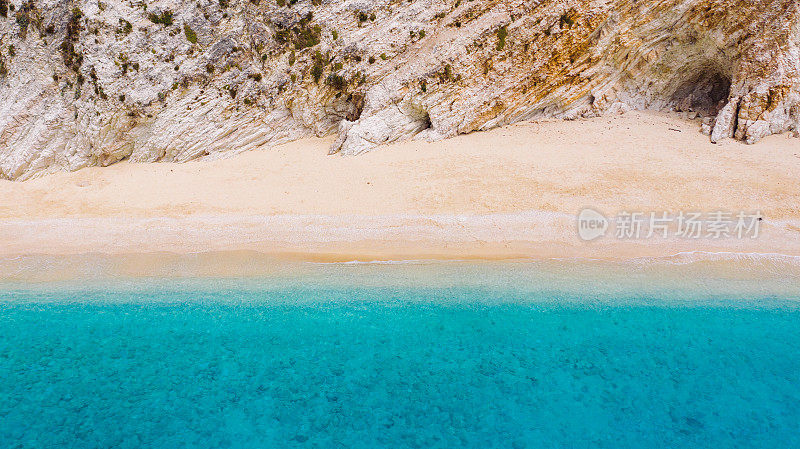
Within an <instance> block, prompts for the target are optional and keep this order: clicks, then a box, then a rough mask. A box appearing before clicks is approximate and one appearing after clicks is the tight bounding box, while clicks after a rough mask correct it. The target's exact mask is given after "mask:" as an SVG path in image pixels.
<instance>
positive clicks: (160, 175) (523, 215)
mask: <svg viewBox="0 0 800 449" xmlns="http://www.w3.org/2000/svg"><path fill="white" fill-rule="evenodd" d="M698 128H699V125H698V123H697V122H690V121H685V120H681V119H679V118H677V117H676V116H675V115H665V114H656V113H628V114H625V115H623V116H614V117H603V118H597V119H591V120H583V121H572V122H567V121H546V122H539V123H522V124H517V125H513V126H509V127H505V128H502V129H496V130H493V131H488V132H482V133H474V134H470V135H466V136H460V137H457V138H454V139H450V140H446V141H442V142H434V143H426V142H404V143H399V144H395V145H389V146H386V147H383V148H380V149H379V150H377V151H374V152H371V153H368V154H365V155H362V156H358V157H341V156H328V155H327V150H328V146H329V144H330V139H309V140H304V141H299V142H294V143H291V144H287V145H283V146H279V147H275V148H271V149H264V150H263V151H255V152H248V153H244V154H240V155H237V156H235V157H231V158H228V159H223V160H214V161H203V160H201V161H196V162H190V163H186V164H169V163H163V164H130V163H124V162H123V163H119V164H116V165H113V166H110V167H105V168H87V169H83V170H80V171H77V172H74V173H56V174H51V175H48V176H44V177H41V178H38V179H33V180H29V181H25V182H9V181H0V256H4V257H10V256H15V255H21V254H76V253H90V252H101V253H114V254H123V253H141V252H152V251H172V252H179V253H180V252H198V251H233V250H254V251H259V252H263V253H269V254H279V255H294V256H297V257H300V258H307V257H310V258H315V259H316V258H325V259H332V260H342V259H373V258H379V259H386V258H424V257H443V258H469V257H478V258H504V257H560V256H566V257H573V256H586V257H598V258H629V257H637V256H665V255H670V254H675V253H678V252H686V251H713V252H745V253H780V254H788V255H800V139H797V138H793V137H789V136H787V135H783V136H771V137H769V138H767V139H764V140H763V141H762V142H760V143H758V144H756V145H749V146H748V145H744V144H741V143H739V142H733V141H727V142H724V143H722V144H719V145H713V144H711V143H710V142H709V141H708V138H707V137H706V136H703V135H701V134H700V133H699V132H698ZM585 206H591V207H593V208H595V209H598V210H600V211H602V212H604V213H606V214H607V215H609V216H613V215H615V214H616V213H618V212H619V211H623V210H624V211H642V212H651V211H652V212H661V211H670V212H677V211H680V210H685V211H689V210H698V211H714V210H729V211H739V210H748V211H750V210H760V211H761V212H762V214H763V215H764V216H765V219H764V221H763V226H762V235H761V236H760V237H759V238H758V239H724V240H686V239H661V238H651V239H641V240H635V241H620V240H618V239H615V238H613V237H611V236H609V237H606V238H603V239H600V240H599V241H595V242H592V243H586V242H583V241H582V240H580V239H579V238H578V237H577V233H576V231H575V222H574V216H575V214H576V213H577V212H578V211H579V210H580V209H581V208H583V207H585Z"/></svg>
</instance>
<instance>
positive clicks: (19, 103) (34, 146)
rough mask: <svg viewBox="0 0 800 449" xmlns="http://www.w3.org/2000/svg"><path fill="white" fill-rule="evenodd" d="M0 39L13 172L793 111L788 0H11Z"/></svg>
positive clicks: (4, 119) (793, 31) (798, 101)
mask: <svg viewBox="0 0 800 449" xmlns="http://www.w3.org/2000/svg"><path fill="white" fill-rule="evenodd" d="M0 55H1V56H0V178H6V179H25V178H28V177H31V176H34V175H36V174H38V173H44V172H47V171H51V170H63V169H67V170H75V169H78V168H81V167H85V166H89V165H108V164H112V163H114V162H117V161H120V160H123V159H130V160H132V161H140V162H152V161H187V160H190V159H195V158H198V157H214V156H217V155H220V154H223V153H229V152H232V151H235V152H238V151H246V150H249V149H253V148H257V147H260V146H263V145H266V144H278V143H282V142H286V141H290V140H293V139H298V138H301V137H304V136H311V135H316V136H322V135H330V134H338V139H336V142H335V144H334V145H333V147H332V148H331V152H332V153H336V152H340V153H342V154H358V153H361V152H364V151H368V150H371V149H373V148H375V147H376V146H377V145H380V144H382V143H385V142H391V141H396V140H401V139H409V138H423V139H440V138H444V137H448V136H453V135H455V134H459V133H468V132H472V131H475V130H482V129H488V128H492V127H495V126H500V125H504V124H508V123H513V122H516V121H520V120H526V119H533V118H537V117H545V116H548V117H562V118H565V119H572V118H578V117H587V116H594V115H598V114H604V113H615V112H618V111H624V110H626V109H644V108H653V109H677V110H684V111H693V112H694V113H698V114H700V115H702V116H704V117H712V118H713V117H716V120H713V119H712V121H711V122H708V123H707V124H706V125H705V128H706V131H707V132H709V133H710V135H711V139H712V140H715V141H716V140H719V139H723V138H736V139H740V140H743V141H746V142H754V141H756V140H758V139H760V138H762V137H764V136H766V135H769V134H773V133H782V132H786V131H791V130H797V128H798V122H799V121H800V4H799V3H798V2H797V1H796V0H638V1H637V0H609V1H589V0H540V1H536V0H534V1H523V0H471V1H466V0H464V1H462V0H452V1H445V2H442V1H436V0H374V1H366V0H277V3H276V1H275V0H250V1H242V0H199V1H192V2H189V1H185V0H155V1H152V2H143V1H141V0H105V1H99V2H98V1H95V0H91V1H89V0H26V1H24V2H21V1H19V0H0ZM707 120H708V119H707Z"/></svg>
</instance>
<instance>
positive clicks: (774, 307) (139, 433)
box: [0, 263, 800, 449]
mask: <svg viewBox="0 0 800 449" xmlns="http://www.w3.org/2000/svg"><path fill="white" fill-rule="evenodd" d="M695 271H696V270H693V269H687V271H686V273H694V272H695ZM712 271H713V270H712ZM603 273H606V272H604V271H602V270H600V271H597V270H595V271H591V270H589V271H587V270H583V269H580V268H575V267H569V266H568V264H567V265H560V266H556V267H552V266H549V267H542V266H537V265H535V264H494V265H493V264H483V265H480V264H477V265H471V264H460V265H458V264H456V265H452V264H451V265H447V264H425V263H420V264H407V265H371V264H365V265H358V264H355V265H342V264H336V265H330V266H325V265H319V266H315V267H313V268H312V269H307V270H305V272H303V273H300V274H298V275H288V274H286V273H283V274H281V275H280V276H278V277H272V278H263V279H235V278H234V279H231V278H228V279H224V280H221V279H216V280H215V279H203V280H201V279H186V278H182V279H153V278H139V279H132V280H125V281H120V280H114V281H91V282H61V283H36V284H30V283H19V282H17V283H13V284H12V283H7V284H0V447H2V448H82V449H86V448H116V447H119V448H141V447H149V448H182V447H188V448H294V447H297V448H305V447H308V448H311V447H317V448H379V447H387V448H439V447H442V448H445V447H446V448H495V447H497V448H651V447H653V448H655V447H657V448H666V447H668V448H734V447H736V448H771V449H774V448H796V447H800V345H799V344H798V343H799V342H800V306H799V305H800V302H798V299H800V296H796V290H797V288H796V286H797V281H798V279H796V278H794V277H793V276H792V277H786V276H784V275H781V274H780V273H773V274H771V275H769V276H766V277H764V276H760V275H759V276H756V275H752V274H750V275H746V276H738V277H737V276H729V277H720V275H719V273H716V274H715V273H712V274H709V273H710V272H709V271H708V270H706V273H705V274H700V275H696V276H694V275H689V274H686V275H681V272H680V270H678V271H677V272H676V271H675V270H673V269H666V268H665V269H658V268H656V269H649V270H646V272H645V271H642V270H640V269H638V268H636V267H633V268H631V267H627V268H623V269H617V270H616V271H614V273H612V274H610V275H608V274H607V273H606V274H603ZM659 273H660V274H659ZM692 276H694V277H692Z"/></svg>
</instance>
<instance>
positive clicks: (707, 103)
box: [671, 70, 731, 117]
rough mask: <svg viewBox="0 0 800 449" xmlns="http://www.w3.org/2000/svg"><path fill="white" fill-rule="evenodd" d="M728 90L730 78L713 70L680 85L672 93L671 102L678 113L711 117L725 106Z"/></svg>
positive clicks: (729, 88) (703, 72)
mask: <svg viewBox="0 0 800 449" xmlns="http://www.w3.org/2000/svg"><path fill="white" fill-rule="evenodd" d="M730 90H731V79H730V77H728V76H726V75H723V74H721V73H719V72H718V71H714V70H710V71H702V72H700V73H699V74H697V75H695V76H693V77H691V78H689V80H688V81H686V82H684V83H682V84H681V85H680V87H678V89H677V90H675V92H674V93H673V95H672V99H671V102H672V104H673V105H674V106H675V109H676V110H678V111H686V112H689V111H693V112H697V113H699V114H701V115H703V116H712V117H713V116H716V115H717V113H718V112H719V110H720V109H722V107H723V106H725V103H726V102H727V100H728V95H729V94H730Z"/></svg>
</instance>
